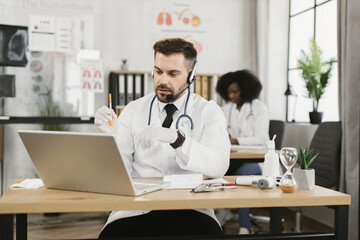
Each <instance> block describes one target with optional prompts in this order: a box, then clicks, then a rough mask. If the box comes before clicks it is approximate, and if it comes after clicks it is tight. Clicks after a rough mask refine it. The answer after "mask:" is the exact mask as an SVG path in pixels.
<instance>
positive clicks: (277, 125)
mask: <svg viewBox="0 0 360 240" xmlns="http://www.w3.org/2000/svg"><path fill="white" fill-rule="evenodd" d="M284 131H285V122H284V121H280V120H270V124H269V137H270V139H272V138H273V136H274V135H275V134H276V139H275V148H276V149H278V150H280V149H281V144H282V140H283V137H284Z"/></svg>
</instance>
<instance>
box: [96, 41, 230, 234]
mask: <svg viewBox="0 0 360 240" xmlns="http://www.w3.org/2000/svg"><path fill="white" fill-rule="evenodd" d="M153 48H154V57H155V64H154V69H153V79H154V90H155V92H154V93H150V94H148V95H146V96H144V97H142V98H140V99H137V100H135V101H132V102H130V103H129V104H128V105H127V106H126V107H125V108H124V110H123V111H122V113H121V114H120V116H119V118H118V119H117V116H116V114H115V113H114V111H112V110H110V109H109V108H108V107H106V106H103V107H101V108H99V109H98V110H97V112H96V114H95V125H96V126H97V127H98V129H99V130H100V131H102V132H105V133H116V134H117V140H118V144H119V147H120V150H121V152H122V156H123V158H124V159H125V160H126V162H127V166H128V168H129V170H130V172H131V174H132V176H133V177H162V176H164V175H171V174H187V173H202V174H203V175H204V176H206V177H210V178H220V177H222V176H223V175H224V174H225V173H226V171H227V169H228V166H229V155H230V141H229V138H228V133H227V130H226V119H225V116H224V114H223V112H222V110H221V109H220V107H219V106H218V105H217V104H216V103H215V102H213V101H207V100H205V99H204V98H202V97H200V96H199V95H197V94H194V93H190V90H189V85H190V84H191V83H192V82H193V81H194V79H195V71H196V57H197V52H196V50H195V48H194V47H193V44H192V43H190V42H187V41H185V40H183V39H180V38H170V39H163V40H160V41H158V42H156V43H155V45H154V47H153ZM167 105H169V106H167ZM170 105H171V106H170ZM172 112H174V113H172ZM184 114H185V116H182V115H184ZM110 119H113V124H112V126H109V123H108V122H109V120H110ZM221 233H222V230H221V227H220V225H219V223H218V221H217V219H216V217H215V215H214V211H213V209H197V210H179V211H170V210H169V211H113V212H112V213H111V214H110V216H109V219H108V221H107V223H106V225H105V227H104V229H103V231H102V233H101V234H100V238H106V237H119V236H124V237H126V236H149V235H153V236H154V235H158V236H160V235H161V236H167V235H211V234H221Z"/></svg>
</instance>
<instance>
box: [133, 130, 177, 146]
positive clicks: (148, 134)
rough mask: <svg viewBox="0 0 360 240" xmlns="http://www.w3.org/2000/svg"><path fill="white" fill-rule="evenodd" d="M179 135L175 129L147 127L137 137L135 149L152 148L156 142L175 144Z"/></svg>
mask: <svg viewBox="0 0 360 240" xmlns="http://www.w3.org/2000/svg"><path fill="white" fill-rule="evenodd" d="M177 137H178V135H177V132H176V130H175V129H171V128H163V127H155V126H151V125H150V126H147V127H146V128H145V129H144V130H143V131H142V132H140V133H139V134H137V135H136V136H135V148H137V147H139V145H141V147H142V148H144V149H146V148H150V147H151V146H152V145H153V144H154V142H155V141H159V142H163V143H174V142H175V141H176V139H177Z"/></svg>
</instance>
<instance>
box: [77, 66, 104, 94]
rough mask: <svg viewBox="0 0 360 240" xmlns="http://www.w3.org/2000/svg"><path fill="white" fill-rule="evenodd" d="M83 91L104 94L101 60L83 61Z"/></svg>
mask: <svg viewBox="0 0 360 240" xmlns="http://www.w3.org/2000/svg"><path fill="white" fill-rule="evenodd" d="M80 65H81V71H80V73H81V76H80V77H81V83H80V84H81V89H82V90H83V91H92V92H104V72H103V67H102V61H101V60H82V61H81V64H80Z"/></svg>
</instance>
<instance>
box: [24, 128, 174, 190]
mask: <svg viewBox="0 0 360 240" xmlns="http://www.w3.org/2000/svg"><path fill="white" fill-rule="evenodd" d="M18 133H19V135H20V137H21V140H22V141H23V143H24V145H25V147H26V150H27V151H28V153H29V155H30V158H31V160H32V161H33V163H34V165H35V167H36V169H37V170H38V172H39V175H40V177H41V178H42V180H43V182H44V185H45V187H46V188H55V189H65V190H75V191H85V192H97V193H108V194H118V195H129V196H138V195H141V194H145V193H148V192H152V191H155V190H159V189H161V188H163V187H166V186H168V185H169V184H168V183H167V182H164V181H157V180H140V179H132V178H131V176H130V174H129V171H128V170H127V168H126V164H125V162H124V161H123V159H122V157H121V153H120V150H119V148H118V146H117V144H116V140H115V136H114V135H109V134H102V133H80V132H58V131H29V130H19V131H18Z"/></svg>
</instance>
